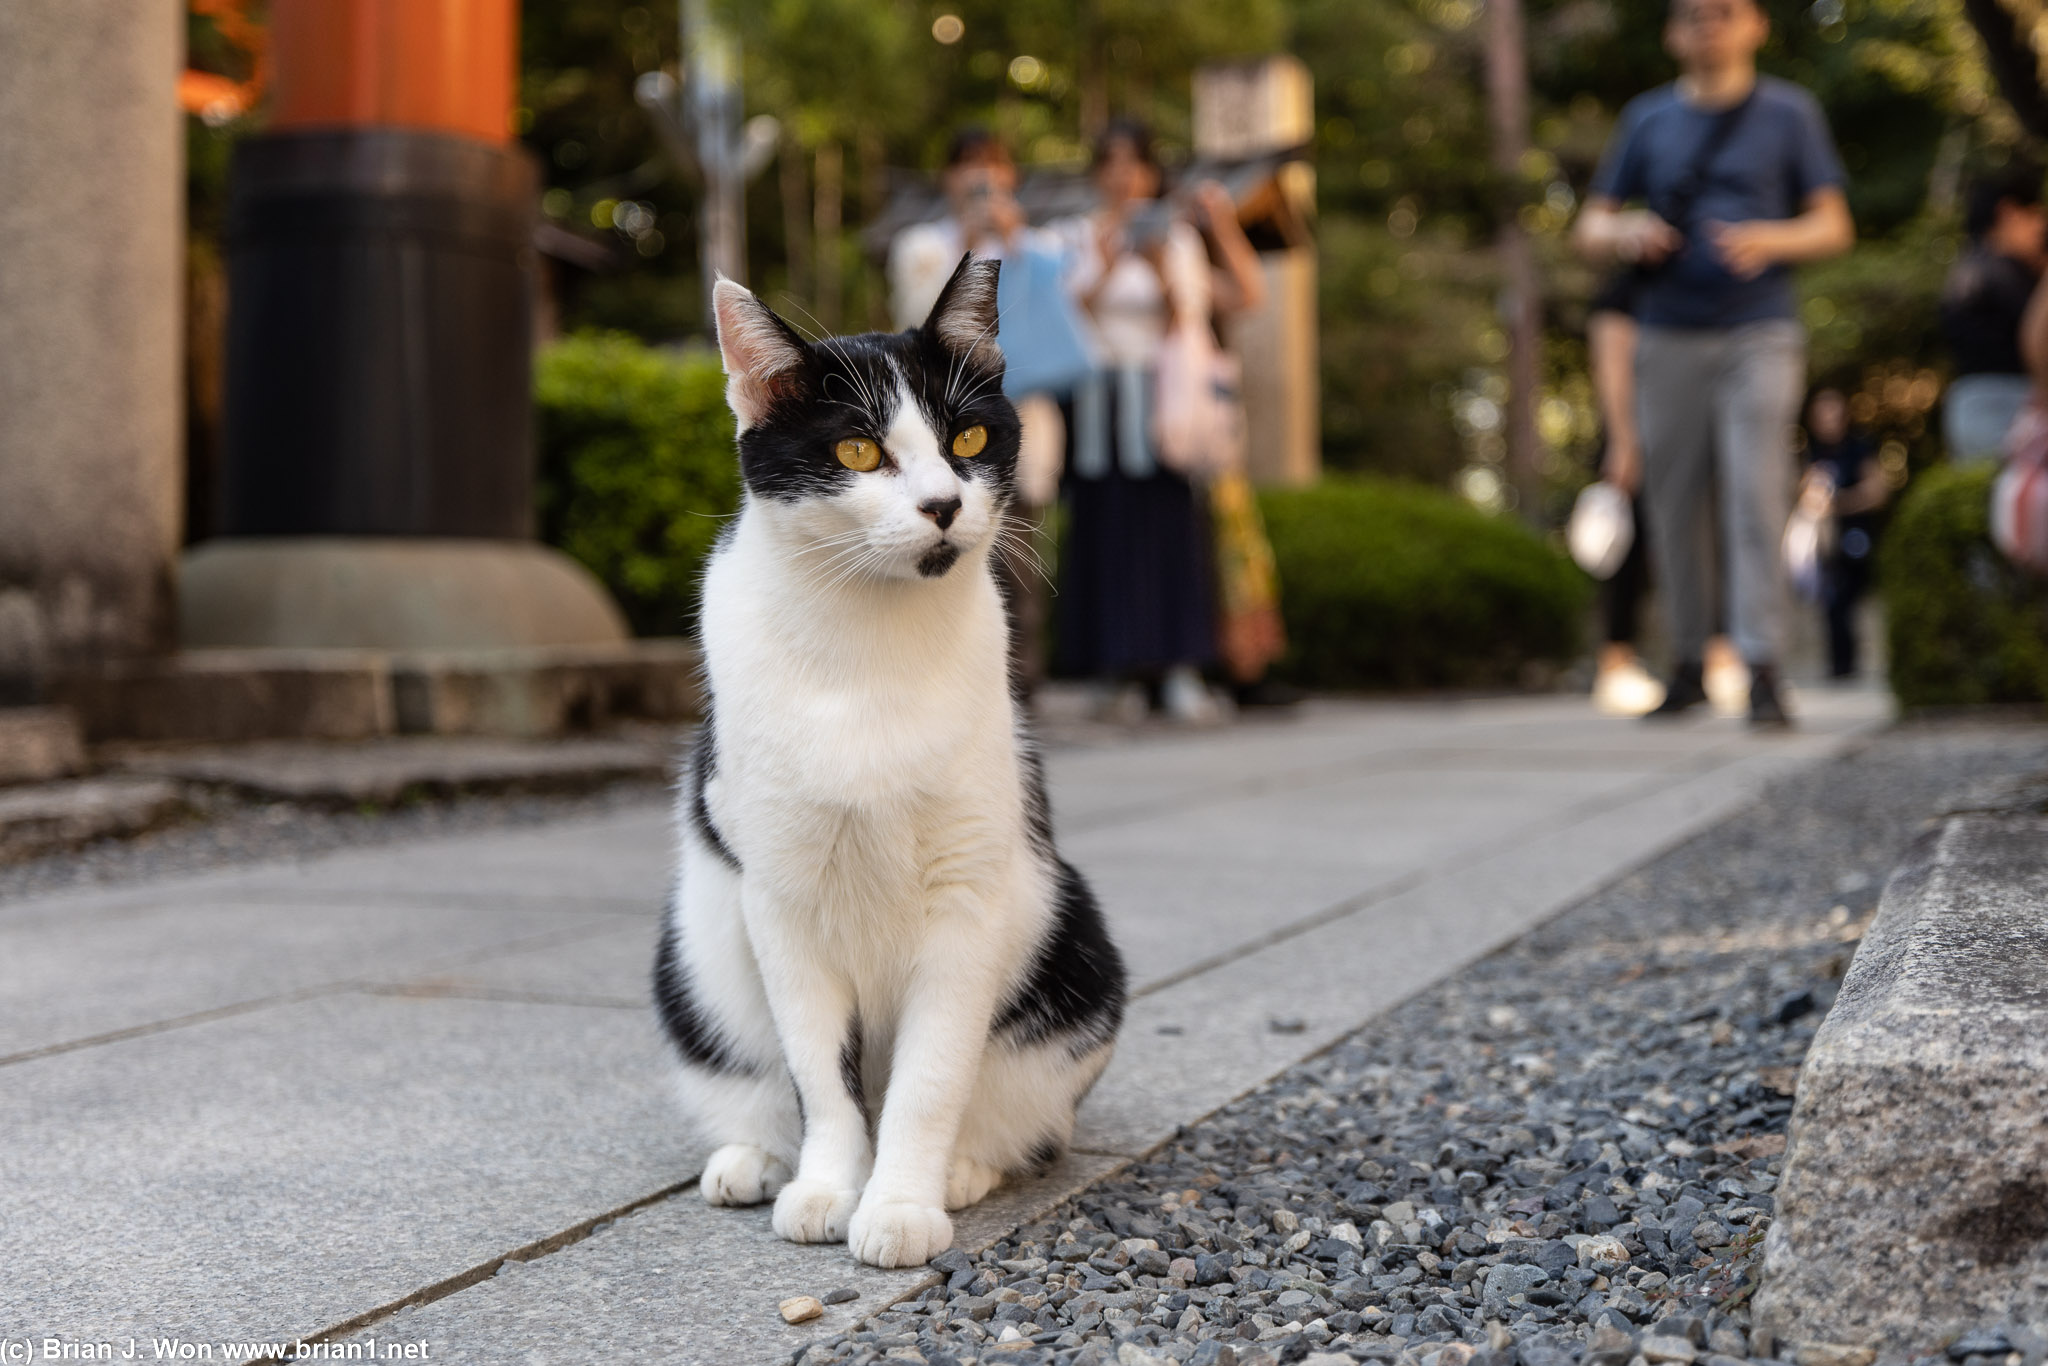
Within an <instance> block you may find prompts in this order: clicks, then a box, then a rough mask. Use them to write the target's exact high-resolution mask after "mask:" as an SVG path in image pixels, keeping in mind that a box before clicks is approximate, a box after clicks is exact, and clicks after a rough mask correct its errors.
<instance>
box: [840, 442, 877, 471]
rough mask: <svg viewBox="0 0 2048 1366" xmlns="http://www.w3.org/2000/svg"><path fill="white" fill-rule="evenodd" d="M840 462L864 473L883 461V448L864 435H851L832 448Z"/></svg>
mask: <svg viewBox="0 0 2048 1366" xmlns="http://www.w3.org/2000/svg"><path fill="white" fill-rule="evenodd" d="M832 453H833V454H834V455H836V456H838V457H839V463H840V464H842V465H844V466H846V468H848V469H850V470H859V471H861V472H862V473H863V474H865V473H866V472H867V471H869V470H871V469H873V468H874V467H875V466H877V465H879V464H881V463H882V448H881V447H880V446H878V445H876V444H875V443H874V442H872V441H870V440H868V439H867V438H866V437H864V436H849V437H847V438H846V440H844V441H842V442H840V443H839V444H838V445H837V446H834V447H833V448H832Z"/></svg>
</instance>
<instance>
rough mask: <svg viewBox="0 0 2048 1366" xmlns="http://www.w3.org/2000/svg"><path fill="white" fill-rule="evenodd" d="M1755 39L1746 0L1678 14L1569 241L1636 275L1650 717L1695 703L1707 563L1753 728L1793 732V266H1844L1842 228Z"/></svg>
mask: <svg viewBox="0 0 2048 1366" xmlns="http://www.w3.org/2000/svg"><path fill="white" fill-rule="evenodd" d="M1769 36H1770V21H1769V20H1768V19H1767V18H1766V17H1765V16H1764V13H1763V11H1762V9H1760V8H1759V7H1758V3H1757V0H1672V3H1671V12H1670V19H1669V21H1668V22H1667V24H1666V26H1665V30H1664V42H1665V46H1666V48H1667V49H1668V50H1669V51H1670V53H1671V55H1672V56H1673V57H1675V58H1677V60H1678V64H1679V69H1680V73H1681V74H1680V75H1679V78H1678V80H1677V81H1676V82H1675V83H1673V84H1671V85H1667V86H1663V87H1661V88H1659V89H1657V90H1653V91H1651V92H1650V93H1648V94H1646V95H1642V96H1639V97H1637V98H1636V99H1635V100H1633V101H1631V102H1630V103H1629V105H1628V107H1627V108H1626V109H1624V110H1623V111H1622V115H1621V122H1620V125H1619V126H1618V127H1617V128H1616V129H1615V133H1614V138H1613V141H1612V142H1610V143H1609V144H1608V147H1607V153H1606V155H1605V156H1604V157H1603V158H1602V159H1601V162H1600V168H1599V170H1598V171H1597V172H1595V174H1594V176H1593V184H1592V188H1591V190H1590V191H1589V193H1588V196H1587V199H1586V209H1585V212H1584V213H1583V214H1582V215H1581V216H1580V219H1579V224H1578V228H1577V233H1576V237H1577V242H1578V245H1579V247H1580V249H1581V250H1582V251H1584V252H1585V253H1586V254H1587V255H1589V256H1591V257H1593V258H1595V259H1596V260H1600V261H1603V262H1615V261H1619V262H1622V263H1626V264H1632V265H1634V266H1636V267H1637V268H1638V270H1639V271H1640V272H1641V275H1642V281H1641V290H1640V292H1639V294H1638V296H1637V298H1638V303H1639V309H1640V311H1639V313H1638V317H1639V319H1640V321H1641V325H1642V336H1641V340H1640V342H1639V343H1638V344H1637V350H1636V403H1637V410H1638V413H1639V415H1640V416H1639V421H1638V427H1639V429H1640V433H1641V440H1642V446H1643V484H1644V498H1645V502H1646V504H1647V510H1648V512H1649V517H1650V522H1651V525H1652V527H1653V535H1652V537H1651V547H1652V556H1653V559H1654V561H1655V568H1656V572H1657V579H1658V583H1659V585H1660V586H1661V591H1662V593H1663V597H1664V602H1665V611H1666V614H1667V617H1668V620H1669V622H1670V635H1671V645H1672V649H1673V651H1674V653H1675V655H1676V657H1677V667H1676V669H1675V671H1674V673H1673V676H1672V679H1671V684H1670V687H1669V688H1668V689H1667V690H1666V693H1665V698H1664V702H1663V705H1661V706H1659V707H1658V708H1657V709H1656V710H1655V711H1653V712H1652V713H1651V716H1653V717H1658V718H1664V717H1671V716H1676V715H1679V714H1681V713H1683V712H1686V711H1690V710H1691V709H1692V708H1694V707H1697V706H1698V705H1699V704H1700V703H1702V702H1704V701H1705V700H1706V689H1705V687H1704V685H1703V672H1704V670H1703V666H1702V659H1703V657H1704V654H1705V650H1706V642H1707V635H1708V633H1709V631H1710V630H1711V628H1712V625H1713V618H1714V611H1713V606H1714V587H1715V582H1716V574H1715V568H1716V562H1717V560H1718V561H1719V563H1720V566H1721V569H1722V573H1723V575H1724V576H1725V579H1724V582H1725V585H1726V597H1725V603H1726V607H1727V617H1728V626H1729V633H1730V634H1731V635H1732V636H1733V637H1734V640H1735V644H1736V647H1737V648H1738V649H1739V650H1741V651H1742V654H1743V656H1744V658H1745V659H1746V660H1747V661H1748V663H1749V666H1750V699H1749V714H1750V722H1751V724H1753V725H1758V726H1784V725H1787V724H1789V722H1790V718H1789V717H1788V716H1787V714H1786V711H1785V706H1784V700H1783V697H1782V694H1781V692H1780V688H1779V678H1778V664H1779V660H1780V658H1781V657H1782V655H1783V650H1784V628H1785V602H1784V588H1783V583H1782V577H1783V576H1782V570H1781V567H1780V559H1779V553H1778V542H1779V539H1780V537H1781V536H1782V535H1783V532H1784V526H1785V518H1786V515H1787V512H1788V510H1789V508H1788V504H1789V500H1790V496H1791V487H1792V453H1791V445H1790V434H1791V430H1792V423H1793V420H1794V418H1795V417H1796V416H1797V414H1798V411H1799V399H1800V394H1801V392H1802V391H1803V390H1804V388H1805V370H1806V334H1805V332H1804V330H1803V329H1802V328H1801V327H1800V325H1799V321H1798V317H1797V314H1796V312H1795V310H1794V302H1795V301H1794V298H1793V292H1792V271H1791V267H1792V266H1794V265H1796V264H1798V263H1800V262H1802V261H1817V260H1821V259H1823V258H1825V257H1829V256H1835V255H1839V254H1840V253H1842V252H1844V251H1847V250H1848V249H1849V247H1850V245H1851V244H1852V243H1853V241H1854V240H1855V228H1854V226H1853V225H1852V224H1851V222H1850V219H1849V207H1848V201H1847V200H1845V199H1844V198H1843V195H1842V184H1843V180H1844V176H1843V174H1842V164H1841V161H1840V159H1839V158H1838V157H1837V156H1836V155H1835V149H1834V143H1833V140H1832V139H1831V138H1830V137H1829V136H1828V129H1827V122H1826V120H1825V119H1824V118H1823V117H1822V115H1821V112H1820V106H1819V105H1818V104H1817V103H1816V102H1815V101H1814V98H1813V96H1811V95H1809V94H1808V93H1807V92H1806V91H1804V90H1802V89H1800V88H1799V87H1798V86H1796V85H1792V84H1789V83H1787V82H1785V81H1780V80H1774V79H1771V78H1769V77H1762V78H1759V77H1758V75H1757V71H1756V54H1757V52H1758V50H1759V49H1761V48H1762V47H1763V45H1764V40H1765V39H1766V38H1768V37H1769ZM1631 204H1634V205H1637V206H1639V207H1634V208H1630V207H1627V206H1629V205H1631ZM1717 501H1718V507H1719V523H1720V532H1721V545H1720V551H1721V553H1720V554H1719V556H1717V555H1716V554H1715V549H1716V547H1715V546H1714V544H1713V526H1714V522H1715V515H1714V514H1715V506H1716V502H1717Z"/></svg>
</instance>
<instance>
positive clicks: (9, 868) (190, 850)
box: [0, 778, 668, 904]
mask: <svg viewBox="0 0 2048 1366" xmlns="http://www.w3.org/2000/svg"><path fill="white" fill-rule="evenodd" d="M186 799H187V804H188V805H189V806H190V807H191V808H192V812H191V815H190V816H188V817H187V818H186V819H184V820H181V821H178V822H176V823H174V824H171V825H168V826H165V827H163V828H161V829H158V830H154V831H151V832H150V833H148V834H144V835H137V836H134V837H132V838H126V839H120V838H115V839H103V840H98V841H95V842H94V843H92V844H88V845H86V846H85V847H84V848H81V849H72V850H67V851H63V852H59V853H51V854H45V855H42V856H40V857H38V858H33V859H28V860H24V861H23V862H20V863H12V864H6V865H0V904H5V903H6V902H9V901H15V900H19V899H21V898H23V897H29V896H36V895H40V894H42V893H45V892H56V891H63V890H66V889H68V888H75V887H91V886H111V885H118V884H121V883H130V882H141V881H145V880H148V879H151V878H159V877H168V876H172V875H175V874H179V873H197V872H205V871H207V870H209V869H214V868H225V867H234V866H237V865H242V864H251V863H268V862H273V861H276V860H280V859H299V858H310V857H312V856H313V855H315V854H324V853H328V852H330V851H333V850H336V849H352V848H360V847H364V846H368V845H379V844H397V843H403V842H406V841H410V840H423V839H436V838H440V837H442V836H447V835H464V834H474V833H478V832H481V831H486V830H497V829H504V828H508V827H512V826H525V825H540V824H543V823H545V822H548V821H558V820H571V819H575V818H577V817H582V816H602V815H605V814H607V813H610V812H613V811H618V810H621V809H624V808H627V807H634V806H648V805H657V804H663V803H666V802H667V800H668V789H667V787H666V785H665V784H663V783H661V782H659V781H657V780H653V779H640V778H632V779H623V780H620V781H616V782H610V783H606V784H604V785H603V786H602V787H597V788H593V789H589V790H586V791H580V792H563V793H522V794H512V793H503V794H496V795H486V794H478V795H470V796H463V797H457V798H451V799H447V800H423V801H418V802H409V803H405V804H401V805H399V806H394V807H367V808H364V809H361V810H336V809H334V808H331V807H327V806H323V805H320V804H316V803H306V804H300V803H295V802H285V801H252V800H248V799H246V798H241V797H236V796H232V795H229V794H227V793H225V792H220V791H211V790H208V789H206V788H203V787H199V786H197V785H191V786H188V788H187V798H186Z"/></svg>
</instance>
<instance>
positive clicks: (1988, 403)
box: [1941, 375, 2029, 465]
mask: <svg viewBox="0 0 2048 1366" xmlns="http://www.w3.org/2000/svg"><path fill="white" fill-rule="evenodd" d="M2028 388H2029V381H2028V379H2027V377H2026V376H2025V375H1958V376H1957V377H1956V379H1955V380H1954V382H1952V383H1951V384H1950V385H1949V386H1948V392H1947V393H1946V394H1943V395H1942V399H1941V434H1942V439H1943V440H1945V441H1946V442H1947V443H1948V458H1949V459H1950V460H1953V461H1954V462H1955V463H1957V464H1958V465H1967V464H1971V463H1974V462H1978V461H1986V460H2003V459H2005V434H2006V432H2007V431H2009V430H2011V428H2012V420H2013V419H2014V418H2016V417H2018V416H2019V415H2020V409H2021V408H2022V407H2024V406H2025V405H2026V401H2027V390H2028Z"/></svg>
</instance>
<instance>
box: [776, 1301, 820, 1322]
mask: <svg viewBox="0 0 2048 1366" xmlns="http://www.w3.org/2000/svg"><path fill="white" fill-rule="evenodd" d="M777 1307H778V1308H780V1309H781V1310H782V1321H783V1322H784V1323H804V1322H807V1321H808V1320H810V1319H814V1318H816V1317H818V1315H820V1314H822V1313H824V1312H825V1306H824V1305H823V1304H821V1303H820V1302H819V1301H818V1297H817V1296H815V1295H791V1296H790V1297H789V1298H788V1299H786V1300H784V1301H783V1302H782V1303H781V1304H780V1305H779V1306H777Z"/></svg>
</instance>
